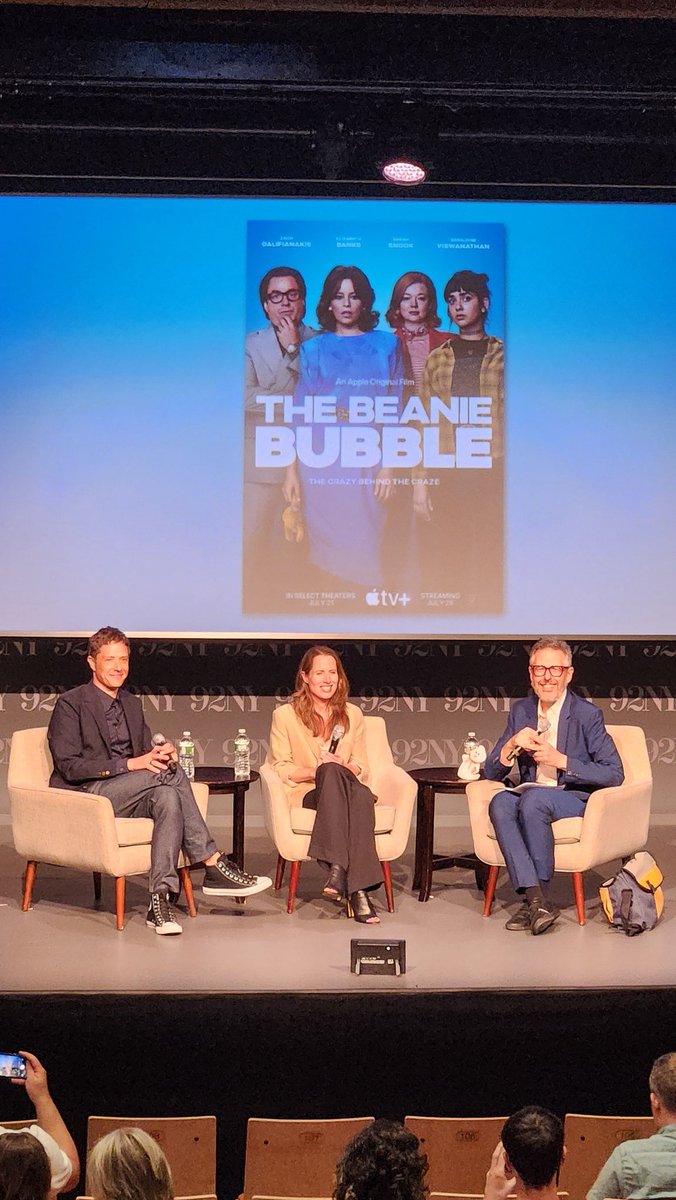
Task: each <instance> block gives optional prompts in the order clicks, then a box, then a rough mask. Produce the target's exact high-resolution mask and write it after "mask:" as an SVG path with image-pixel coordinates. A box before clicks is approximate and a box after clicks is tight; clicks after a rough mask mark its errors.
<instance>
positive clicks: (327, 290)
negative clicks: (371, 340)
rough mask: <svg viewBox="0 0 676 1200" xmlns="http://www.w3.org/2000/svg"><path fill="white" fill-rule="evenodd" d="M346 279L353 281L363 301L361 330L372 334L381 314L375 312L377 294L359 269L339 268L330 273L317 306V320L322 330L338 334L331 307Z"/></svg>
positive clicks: (360, 318)
mask: <svg viewBox="0 0 676 1200" xmlns="http://www.w3.org/2000/svg"><path fill="white" fill-rule="evenodd" d="M344 279H351V280H352V286H353V288H354V290H355V292H356V294H357V296H358V297H359V299H360V300H361V312H360V314H359V321H358V325H359V328H360V329H361V331H362V333H370V331H371V330H372V329H374V328H375V326H376V325H377V324H378V318H379V317H380V313H378V312H374V311H373V305H374V304H375V302H376V294H375V292H374V290H373V288H372V287H371V284H370V283H369V281H368V279H367V277H366V275H365V274H364V272H363V271H362V270H360V268H359V267H340V266H339V267H334V268H333V270H331V271H329V273H328V275H327V276H326V279H325V280H324V286H323V288H322V294H321V296H320V297H319V303H318V305H317V320H318V321H319V324H320V325H321V327H322V329H326V330H328V332H329V333H335V332H336V318H335V317H334V315H333V313H332V312H331V309H330V307H329V306H330V304H331V301H332V300H333V298H334V296H335V294H336V292H337V291H338V288H339V287H340V285H341V283H342V282H343V280H344Z"/></svg>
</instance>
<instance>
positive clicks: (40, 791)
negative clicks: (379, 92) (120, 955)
mask: <svg viewBox="0 0 676 1200" xmlns="http://www.w3.org/2000/svg"><path fill="white" fill-rule="evenodd" d="M52 765H53V764H52V756H51V754H50V751H49V744H48V742H47V728H46V726H41V727H39V728H37V729H17V730H16V732H15V733H14V734H13V736H12V748H11V751H10V755H9V775H8V787H9V796H10V803H11V813H12V833H13V835H14V845H15V847H16V850H17V853H18V854H21V855H22V856H23V857H24V858H26V859H27V864H26V874H25V877H24V891H23V901H22V905H21V908H22V911H23V912H27V911H28V908H29V906H30V902H31V896H32V892H33V883H34V881H35V873H36V869H37V865H38V863H39V862H45V863H51V864H54V865H55V866H61V867H73V868H75V869H76V870H79V871H93V873H94V897H95V899H96V900H97V901H98V900H99V899H100V897H101V875H102V874H104V875H112V876H114V878H115V912H116V924H117V928H118V929H123V928H124V895H125V877H126V876H127V875H143V874H146V873H147V872H148V871H149V870H150V842H151V839H152V835H153V822H152V821H151V820H150V818H146V817H116V816H115V814H114V812H113V807H112V805H111V803H110V800H108V799H107V797H106V796H97V795H95V794H94V793H93V792H79V791H71V790H69V789H67V788H51V787H50V786H49V777H50V775H51V773H52ZM192 788H193V792H194V794H195V799H196V801H197V804H198V807H199V810H200V812H201V813H202V816H203V817H204V818H205V819H206V815H207V804H208V802H209V789H208V787H207V786H206V784H203V783H194V784H193V785H192ZM178 866H179V876H180V879H181V882H182V884H183V887H184V889H185V897H186V902H187V905H188V911H189V913H190V916H191V917H195V916H197V909H196V908H195V900H194V896H193V891H192V884H191V881H190V871H189V870H188V868H187V866H186V865H185V860H184V858H183V855H181V857H180V859H179V864H178Z"/></svg>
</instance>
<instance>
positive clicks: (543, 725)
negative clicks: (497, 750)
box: [507, 717, 552, 762]
mask: <svg viewBox="0 0 676 1200" xmlns="http://www.w3.org/2000/svg"><path fill="white" fill-rule="evenodd" d="M551 727H552V724H551V721H548V720H547V718H546V717H539V718H538V726H537V730H536V732H537V734H538V736H540V737H541V736H542V734H544V733H549V730H550V729H551ZM522 750H523V746H516V747H515V748H514V750H511V751H510V753H509V754H508V755H507V761H508V762H514V759H515V758H516V757H517V755H518V754H520V753H521V751H522Z"/></svg>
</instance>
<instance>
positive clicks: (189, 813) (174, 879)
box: [87, 765, 218, 892]
mask: <svg viewBox="0 0 676 1200" xmlns="http://www.w3.org/2000/svg"><path fill="white" fill-rule="evenodd" d="M87 791H88V792H96V793H97V794H98V795H100V796H107V797H108V799H109V800H110V803H111V804H112V806H113V812H114V813H115V816H116V817H150V819H151V820H152V821H153V823H154V826H153V839H152V842H151V846H150V891H151V892H178V890H179V886H178V871H177V864H178V856H179V853H180V851H181V849H183V851H184V853H185V856H186V858H187V860H188V862H190V863H198V862H203V861H204V859H205V858H210V857H211V855H212V854H215V853H216V851H217V849H218V847H217V846H216V843H215V842H214V840H213V838H212V836H211V834H210V833H209V830H208V828H207V825H206V823H205V821H204V818H203V816H202V814H201V812H200V810H199V808H198V807H197V802H196V800H195V797H194V795H193V791H192V788H191V786H190V781H189V779H188V778H187V776H186V774H185V771H183V770H182V768H181V767H179V766H178V765H177V766H176V770H175V771H174V772H173V773H172V772H170V771H163V772H162V774H161V775H153V773H152V771H127V772H126V774H124V775H113V776H111V778H110V779H100V780H97V781H96V783H91V784H87Z"/></svg>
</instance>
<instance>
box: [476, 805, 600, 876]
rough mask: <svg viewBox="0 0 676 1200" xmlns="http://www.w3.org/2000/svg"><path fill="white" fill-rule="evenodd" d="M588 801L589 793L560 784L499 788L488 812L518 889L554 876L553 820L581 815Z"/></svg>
mask: <svg viewBox="0 0 676 1200" xmlns="http://www.w3.org/2000/svg"><path fill="white" fill-rule="evenodd" d="M586 802H587V795H586V793H584V792H572V791H570V792H569V791H566V790H565V789H564V788H557V787H532V788H528V789H527V790H526V791H524V792H521V793H515V792H513V791H504V792H496V794H495V795H494V797H493V799H492V800H491V802H490V805H489V808H488V815H489V816H490V819H491V823H492V825H493V828H494V830H495V834H496V837H497V839H498V845H499V847H500V849H501V850H502V855H503V858H504V860H505V863H506V864H507V870H508V871H509V877H510V879H511V881H512V883H513V885H514V887H515V888H516V890H517V891H523V889H524V888H527V887H537V886H538V883H539V882H541V883H547V882H548V881H549V880H550V879H551V877H552V875H553V874H554V834H553V833H552V822H553V821H559V820H560V819H561V818H562V817H581V816H582V815H583V813H584V810H585V805H586Z"/></svg>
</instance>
